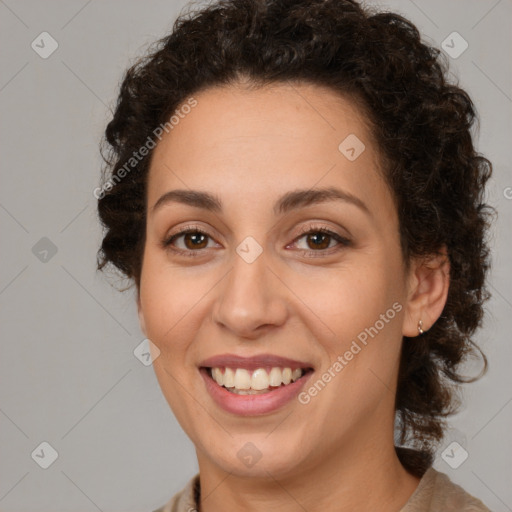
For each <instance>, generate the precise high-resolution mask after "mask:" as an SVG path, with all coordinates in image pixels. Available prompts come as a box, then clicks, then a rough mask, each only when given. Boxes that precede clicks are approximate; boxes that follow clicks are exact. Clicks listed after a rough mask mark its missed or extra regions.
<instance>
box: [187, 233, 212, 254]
mask: <svg viewBox="0 0 512 512" xmlns="http://www.w3.org/2000/svg"><path fill="white" fill-rule="evenodd" d="M205 241H206V242H205ZM183 242H184V244H185V247H186V248H187V249H192V250H193V249H205V248H206V246H207V245H208V235H206V234H205V233H201V232H200V231H192V232H189V233H185V234H184V235H183Z"/></svg>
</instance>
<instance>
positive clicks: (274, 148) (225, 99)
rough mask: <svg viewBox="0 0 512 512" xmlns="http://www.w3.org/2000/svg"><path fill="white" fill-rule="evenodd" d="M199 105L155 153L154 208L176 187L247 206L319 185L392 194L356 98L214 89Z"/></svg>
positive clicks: (303, 88)
mask: <svg viewBox="0 0 512 512" xmlns="http://www.w3.org/2000/svg"><path fill="white" fill-rule="evenodd" d="M193 98H194V99H195V101H196V102H197V103H196V105H195V106H194V107H193V108H191V109H187V111H188V113H187V114H186V115H182V116H180V119H179V122H178V123H177V124H175V125H174V126H173V128H172V129H171V130H170V131H169V133H167V134H165V135H164V136H163V138H162V140H161V142H159V144H158V145H157V147H156V148H155V150H154V154H153V156H152V162H151V168H150V173H149V182H148V203H149V205H150V206H151V204H154V202H155V201H156V200H157V199H158V197H157V196H158V194H160V193H163V192H165V191H167V189H171V188H181V189H183V188H193V189H196V190H197V189H203V190H214V191H215V192H217V193H218V195H219V196H222V195H224V194H228V195H231V196H235V197H237V198H239V199H240V200H248V201H251V200H252V201H254V200H255V198H257V197H260V196H269V195H273V193H274V192H275V195H281V194H282V193H285V192H287V191H288V190H290V189H292V188H305V187H306V188H311V187H313V186H314V185H315V184H316V183H318V184H319V185H321V186H344V188H346V189H348V191H349V192H351V193H353V194H355V195H358V194H359V195H363V196H366V195H368V194H369V195H370V196H372V195H375V194H377V195H378V194H379V193H380V194H382V193H384V194H385V193H386V191H385V190H382V186H383V182H382V179H381V176H380V171H379V165H380V162H379V156H378V152H377V148H376V146H375V144H374V142H373V140H372V136H371V132H370V130H369V128H368V123H367V122H366V119H365V117H364V115H363V114H362V112H361V111H360V110H359V109H358V107H357V105H356V103H355V102H354V101H352V100H351V99H350V98H346V97H343V96H341V95H339V94H337V93H335V92H334V91H332V90H330V89H328V88H324V87H320V86H316V85H311V84H292V83H288V84H273V85H271V86H265V87H260V88H248V87H245V86H243V85H237V86H223V87H215V88H210V89H206V90H204V91H201V92H199V93H197V94H195V95H194V96H193ZM178 110H179V107H178ZM347 150H348V151H349V152H348V153H347ZM352 150H353V151H352ZM354 153H356V157H357V158H355V159H354V158H353V156H354ZM358 153H360V154H359V155H358ZM348 157H350V158H348ZM369 189H373V190H372V191H370V190H369ZM370 192H371V193H370Z"/></svg>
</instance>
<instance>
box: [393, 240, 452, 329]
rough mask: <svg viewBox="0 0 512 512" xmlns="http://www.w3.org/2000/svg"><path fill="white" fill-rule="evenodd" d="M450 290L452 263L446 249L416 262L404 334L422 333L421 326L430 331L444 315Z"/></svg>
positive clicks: (409, 293) (409, 288)
mask: <svg viewBox="0 0 512 512" xmlns="http://www.w3.org/2000/svg"><path fill="white" fill-rule="evenodd" d="M449 287H450V260H449V258H448V254H447V251H446V247H445V246H443V248H442V249H441V250H440V251H439V253H437V254H433V255H431V256H428V257H422V258H417V259H414V260H413V261H412V262H411V265H410V269H409V274H408V299H407V304H406V308H405V315H404V324H403V328H402V334H403V335H404V336H408V337H413V336H418V335H419V334H420V332H419V329H418V326H419V325H420V324H419V322H420V321H421V323H422V326H421V327H422V329H423V331H428V329H430V328H431V327H432V325H433V324H434V323H435V322H436V320H437V319H438V318H439V317H440V316H441V313H442V312H443V309H444V306H445V304H446V299H447V297H448V289H449Z"/></svg>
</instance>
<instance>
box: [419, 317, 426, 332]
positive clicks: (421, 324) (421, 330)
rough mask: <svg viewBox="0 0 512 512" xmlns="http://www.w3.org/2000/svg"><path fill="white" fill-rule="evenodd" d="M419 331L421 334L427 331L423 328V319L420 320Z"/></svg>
mask: <svg viewBox="0 0 512 512" xmlns="http://www.w3.org/2000/svg"><path fill="white" fill-rule="evenodd" d="M418 332H419V333H420V334H423V333H424V332H425V331H424V330H423V322H422V321H421V320H420V321H419V322H418Z"/></svg>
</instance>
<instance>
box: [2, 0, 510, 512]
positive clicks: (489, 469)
mask: <svg viewBox="0 0 512 512" xmlns="http://www.w3.org/2000/svg"><path fill="white" fill-rule="evenodd" d="M185 3H186V2H184V1H169V0H167V1H162V0H152V1H150V2H142V1H140V2H135V1H129V2H127V1H124V2H122V1H121V0H117V1H114V0H108V1H105V0H103V1H99V0H92V1H91V0H89V1H85V0H84V1H79V0H74V1H63V0H61V1H57V0H51V1H45V2H41V1H36V0H30V1H14V0H5V1H2V0H0V38H1V39H0V43H1V49H2V50H1V70H2V74H1V78H0V105H1V109H2V116H1V123H0V130H1V134H0V144H1V155H2V158H1V189H0V228H1V232H2V244H1V249H0V251H1V253H0V254H1V261H2V264H1V266H0V326H1V327H0V328H1V335H2V343H1V350H2V354H1V357H0V379H1V388H0V442H1V455H0V510H2V511H11V512H21V511H31V512H43V511H57V510H67V511H73V512H75V511H76V512H79V511H80V512H82V511H83V512H85V511H92V510H103V511H135V510H140V511H143V510H147V511H151V510H153V509H154V508H156V507H158V506H160V505H162V504H163V503H164V502H166V501H167V500H168V499H169V498H170V497H171V496H172V495H173V494H174V493H175V492H176V491H178V490H179V489H181V488H182V487H183V486H184V485H185V483H186V482H187V481H188V479H189V478H190V477H191V476H192V475H193V474H194V473H195V472H196V471H197V463H196V460H195V452H194V449H193V445H192V443H191V442H190V441H189V440H188V438H187V437H186V436H185V434H184V433H183V432H182V431H181V429H180V427H179V425H178V424H177V422H176V420H175V419H174V417H173V414H172V412H171V411H170V409H169V407H168V405H167V402H166V401H165V399H164V397H163V396H162V394H161V392H160V389H159V386H158V383H157V381H156V378H155V376H154V373H153V370H152V367H151V366H144V365H143V364H142V363H141V362H140V361H139V360H138V359H137V358H136V357H135V356H134V353H133V351H134V349H135V348H136V347H137V346H138V345H139V344H140V343H141V341H142V340H143V339H144V336H143V335H142V334H141V332H140V330H139V326H138V321H137V315H136V308H135V303H134V295H133V292H131V291H130V292H126V293H124V294H121V293H119V292H117V291H116V290H115V289H114V288H112V287H111V285H110V284H109V283H108V282H107V280H106V279H105V278H104V277H103V276H102V275H101V274H96V273H95V253H96V250H97V247H98V245H99V243H100V239H101V232H100V228H99V225H98V222H97V217H96V212H95V199H94V197H93V190H94V188H95V187H96V186H97V185H98V182H99V169H100V163H101V160H100V156H99V152H98V143H99V140H100V137H101V135H102V132H103V130H104V128H105V126H106V123H107V122H108V120H109V115H110V114H109V108H113V106H114V101H115V99H116V94H117V87H118V83H119V81H120V79H121V75H122V72H123V71H124V69H125V68H126V67H127V66H128V65H129V64H130V63H131V62H132V61H133V59H134V58H135V57H136V56H138V55H140V54H142V53H143V52H144V50H145V48H146V47H147V44H148V43H150V42H151V41H153V40H154V39H156V38H157V37H160V36H162V35H164V34H165V33H166V32H167V31H168V30H170V28H171V26H172V22H173V21H174V19H175V17H176V15H177V13H178V11H179V10H180V9H181V8H182V7H183V6H184V5H185ZM380 4H381V5H384V6H388V7H389V8H391V9H392V10H397V11H398V12H401V13H403V14H404V15H406V16H407V17H409V18H410V19H411V20H412V21H413V22H415V23H416V24H417V25H418V28H419V29H420V30H421V31H422V33H423V34H424V35H425V37H426V39H427V40H429V41H430V42H434V43H436V45H438V46H440V45H441V43H442V41H443V40H445V38H446V37H447V36H448V35H449V34H450V33H452V32H453V31H457V32H459V33H460V34H461V35H462V36H463V38H464V39H465V40H466V41H467V42H468V43H469V47H468V49H467V50H466V51H465V52H464V53H463V54H462V55H461V56H460V57H458V58H456V59H453V58H450V62H451V65H452V70H453V73H454V74H456V75H457V76H458V77H459V78H460V84H461V85H462V86H463V87H465V88H466V89H467V90H468V91H469V93H470V95H471V96H472V98H473V100H474V101H475V103H476V105H477V107H478V111H479V113H480V118H481V125H480V131H479V133H478V135H477V136H476V141H477V146H478V149H479V151H481V152H482V153H484V154H485V155H486V156H488V157H489V158H490V159H491V161H492V162H493V164H494V177H493V178H492V181H491V183H490V185H489V193H488V199H489V201H490V202H491V204H493V205H494V206H495V207H496V208H497V209H498V212H499V220H498V222H497V223H496V225H495V228H494V231H493V239H492V249H493V254H494V258H493V265H494V267H493V271H492V276H491V287H492V292H493V294H494V296H493V298H492V300H491V301H490V302H489V303H488V306H487V309H488V316H487V319H486V323H485V326H484V329H483V330H481V331H480V333H479V336H478V341H479V343H480V344H481V346H482V348H483V350H484V351H485V353H486V354H487V356H488V358H489V362H490V370H489V373H488V374H487V375H486V376H485V377H484V378H483V379H481V380H480V381H478V382H477V383H475V384H471V385H468V386H467V387H466V391H465V400H466V404H465V406H464V407H463V409H462V412H461V413H460V414H458V415H457V416H456V417H454V418H453V420H452V421H451V426H452V428H451V430H450V431H449V432H448V434H447V437H446V441H445V442H444V443H443V446H442V447H441V450H440V452H439V456H438V458H437V460H436V463H435V467H436V468H437V469H439V470H441V471H444V472H446V473H447V474H448V475H449V476H450V477H451V478H452V479H453V480H454V481H455V482H457V483H459V484H461V485H462V486H463V487H464V488H465V489H467V490H468V491H469V492H470V493H471V494H474V495H476V496H478V497H479V498H480V499H482V500H483V501H484V502H485V503H486V504H487V506H488V507H490V508H491V509H492V510H493V511H510V510H512V487H511V485H510V483H511V475H512V442H511V437H512V429H511V425H512V404H511V402H512V386H511V372H510V370H509V366H510V361H512V357H511V356H512V344H511V343H510V338H511V336H510V332H511V330H512V320H511V319H512V286H511V284H512V273H511V271H510V261H511V259H510V255H511V232H512V230H511V229H510V223H511V222H510V221H511V219H512V199H511V197H512V188H508V187H512V174H511V163H510V162H511V157H512V155H511V149H510V148H511V144H510V142H511V141H510V134H511V133H512V132H511V119H512V116H511V110H512V99H511V98H512V92H511V83H512V77H511V64H510V63H511V59H510V56H511V46H512V45H511V29H510V28H511V27H510V20H511V19H512V2H511V0H479V1H476V0H474V1H464V2H462V1H455V0H451V1H447V0H436V1H428V2H427V1H426V0H414V1H410V0H393V1H388V2H385V3H384V2H383V3H380ZM43 31H47V32H49V33H50V34H51V36H52V37H53V38H54V39H55V40H56V41H57V42H58V45H59V46H58V49H57V50H56V51H55V52H54V53H53V54H52V55H51V56H50V57H49V58H47V59H43V58H41V57H40V56H39V55H38V54H37V53H36V52H35V51H34V50H33V49H32V48H31V43H32V41H34V40H35V39H36V38H37V37H38V36H39V34H40V33H41V32H43ZM46 48H48V46H46ZM507 225H508V226H509V227H508V228H507V227H506V226H507ZM43 237H46V238H48V239H49V240H50V241H51V243H52V244H53V245H54V246H55V248H56V249H57V252H56V253H55V254H54V255H52V252H51V250H50V252H48V253H44V250H45V249H46V250H48V249H49V247H50V245H49V242H48V241H47V240H43V241H40V239H41V238H43ZM36 244H38V245H36ZM34 246H35V248H34ZM45 259H46V260H47V261H44V260H45ZM119 284H122V283H119ZM477 370H478V368H477V367H475V368H473V371H477ZM43 441H46V442H47V443H49V444H50V445H51V446H52V447H53V448H54V449H55V450H56V451H57V452H58V454H59V456H58V458H57V459H56V460H55V462H54V463H53V464H52V465H51V466H50V467H49V468H48V469H42V468H41V467H40V466H39V465H38V464H36V462H35V460H37V457H35V456H34V458H33V457H32V456H31V454H32V453H33V452H34V450H35V449H36V448H38V447H39V445H40V443H42V442H43ZM452 441H457V442H458V443H459V444H460V445H461V446H463V447H464V448H465V449H466V450H467V452H468V453H469V457H468V459H467V460H466V461H465V462H464V463H463V464H462V465H461V466H460V467H459V468H458V469H452V468H451V467H450V466H449V465H448V464H447V463H446V462H445V461H444V460H443V458H442V457H441V452H442V451H443V450H444V449H445V448H446V447H447V446H448V445H449V444H450V443H451V442H452ZM39 451H40V450H39ZM46 453H48V452H46ZM45 456H46V455H45Z"/></svg>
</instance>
